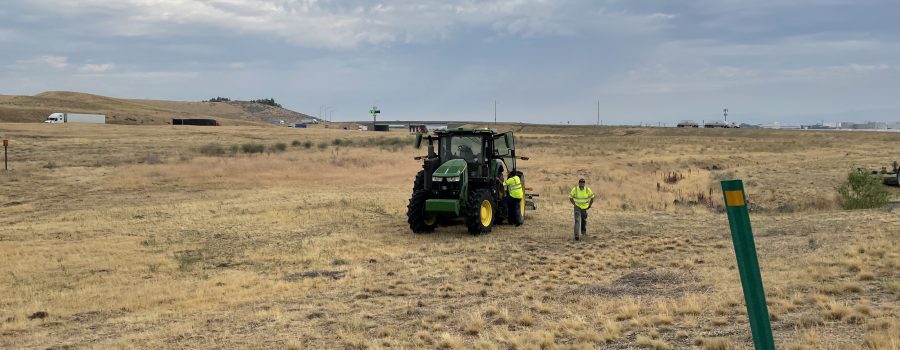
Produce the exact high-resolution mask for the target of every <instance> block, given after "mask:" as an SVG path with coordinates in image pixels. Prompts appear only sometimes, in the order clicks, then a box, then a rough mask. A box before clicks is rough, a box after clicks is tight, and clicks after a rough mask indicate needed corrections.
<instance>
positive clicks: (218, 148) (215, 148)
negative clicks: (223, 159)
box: [198, 143, 225, 156]
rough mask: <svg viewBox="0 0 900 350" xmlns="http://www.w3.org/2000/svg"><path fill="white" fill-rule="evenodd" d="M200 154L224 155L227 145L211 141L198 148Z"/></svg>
mask: <svg viewBox="0 0 900 350" xmlns="http://www.w3.org/2000/svg"><path fill="white" fill-rule="evenodd" d="M198 151H199V152H200V154H202V155H205V156H223V155H225V147H223V146H222V145H220V144H218V143H210V144H206V145H204V146H201V147H200V149H199V150H198Z"/></svg>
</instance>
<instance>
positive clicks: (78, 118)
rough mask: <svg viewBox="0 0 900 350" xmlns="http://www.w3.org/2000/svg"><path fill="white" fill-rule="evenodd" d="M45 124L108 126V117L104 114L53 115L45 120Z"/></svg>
mask: <svg viewBox="0 0 900 350" xmlns="http://www.w3.org/2000/svg"><path fill="white" fill-rule="evenodd" d="M44 123H50V124H58V123H89V124H106V116H105V115H103V114H80V113H53V114H51V115H49V116H47V120H45V121H44Z"/></svg>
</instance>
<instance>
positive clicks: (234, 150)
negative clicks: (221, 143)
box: [230, 145, 241, 156]
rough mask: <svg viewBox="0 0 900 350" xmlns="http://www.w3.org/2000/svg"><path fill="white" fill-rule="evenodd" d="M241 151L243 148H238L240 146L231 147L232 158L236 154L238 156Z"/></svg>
mask: <svg viewBox="0 0 900 350" xmlns="http://www.w3.org/2000/svg"><path fill="white" fill-rule="evenodd" d="M240 150H241V146H238V145H231V150H230V151H231V155H232V156H233V155H235V154H237V153H238V151H240Z"/></svg>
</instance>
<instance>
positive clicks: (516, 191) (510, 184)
mask: <svg viewBox="0 0 900 350" xmlns="http://www.w3.org/2000/svg"><path fill="white" fill-rule="evenodd" d="M503 186H504V187H506V188H507V190H509V196H510V197H513V198H518V199H522V197H525V191H522V180H521V179H519V176H518V175H516V176H513V177H511V178H509V179H506V182H504V183H503Z"/></svg>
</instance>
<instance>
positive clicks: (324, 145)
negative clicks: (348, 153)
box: [317, 142, 328, 150]
mask: <svg viewBox="0 0 900 350" xmlns="http://www.w3.org/2000/svg"><path fill="white" fill-rule="evenodd" d="M317 147H319V149H320V150H324V149H326V148H328V144H327V143H325V142H319V145H318V146H317Z"/></svg>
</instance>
